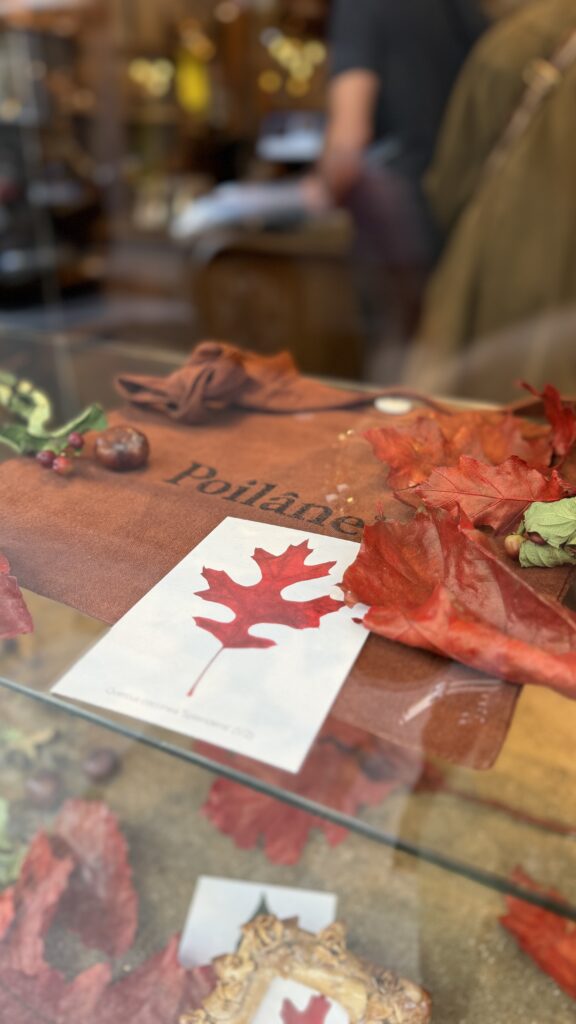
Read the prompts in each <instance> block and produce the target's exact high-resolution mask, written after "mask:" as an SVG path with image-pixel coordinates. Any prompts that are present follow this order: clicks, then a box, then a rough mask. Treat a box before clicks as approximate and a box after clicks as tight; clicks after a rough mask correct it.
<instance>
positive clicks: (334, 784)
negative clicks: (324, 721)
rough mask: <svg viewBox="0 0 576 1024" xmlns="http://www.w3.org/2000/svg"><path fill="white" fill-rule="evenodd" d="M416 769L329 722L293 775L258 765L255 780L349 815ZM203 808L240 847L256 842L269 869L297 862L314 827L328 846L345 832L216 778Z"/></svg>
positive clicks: (225, 758) (406, 757) (414, 761)
mask: <svg viewBox="0 0 576 1024" xmlns="http://www.w3.org/2000/svg"><path fill="white" fill-rule="evenodd" d="M197 749H200V750H202V751H203V752H205V753H207V754H209V755H210V756H213V757H215V758H217V759H218V760H220V761H221V762H222V763H225V764H230V765H233V766H234V767H235V768H237V769H240V770H244V771H246V772H247V773H249V774H252V773H253V772H254V764H253V762H251V761H250V760H249V759H248V758H243V757H240V756H237V755H233V754H226V753H224V752H223V751H221V750H217V749H215V748H212V747H208V745H206V744H198V745H197ZM420 771H421V763H420V759H419V758H418V757H417V756H416V755H412V754H410V753H409V752H408V751H404V750H400V749H398V748H395V747H392V746H389V745H387V744H385V743H384V742H383V741H382V740H379V739H376V738H374V737H369V738H367V736H366V734H365V733H364V732H362V731H360V730H357V729H353V728H351V727H349V726H343V725H341V724H340V723H336V722H331V723H329V724H328V725H327V726H326V727H325V728H324V730H323V733H322V734H321V736H320V738H319V741H317V742H316V744H315V745H314V747H313V749H312V751H311V753H310V754H309V756H308V758H307V759H306V762H305V764H304V767H303V769H302V771H301V772H300V774H299V775H298V776H294V775H291V774H290V773H288V772H283V771H281V770H280V769H278V768H269V767H263V766H262V765H259V766H258V775H257V777H258V779H259V781H263V782H267V783H269V784H270V785H272V786H274V787H276V788H278V787H281V788H283V789H287V790H288V791H292V792H295V793H297V794H298V795H300V796H303V797H307V798H308V799H310V800H314V801H315V802H317V803H319V804H321V805H324V806H326V807H331V808H334V809H335V810H339V811H342V812H343V813H345V814H348V815H350V816H352V817H355V816H356V815H357V814H358V811H359V810H360V808H361V807H374V806H377V805H378V804H380V803H382V801H383V800H385V799H386V797H387V796H389V795H390V794H391V793H393V792H394V791H395V790H396V789H398V788H400V787H402V786H406V785H411V784H412V783H413V781H414V779H415V778H418V777H419V775H420ZM202 810H203V813H204V814H205V815H206V817H207V818H208V819H209V820H210V821H211V822H212V824H213V825H214V826H215V827H216V828H217V829H218V830H219V831H220V832H223V833H224V835H227V836H230V837H231V838H232V839H233V840H234V842H235V843H236V845H237V846H238V847H240V849H242V850H252V849H254V848H255V847H256V846H258V845H259V844H260V842H262V843H263V846H264V852H265V854H266V856H267V857H268V859H269V860H271V861H272V862H273V863H275V864H296V863H298V861H299V859H300V857H301V855H302V853H303V851H304V849H305V846H306V843H307V841H308V838H309V836H310V834H311V832H312V830H313V829H320V830H321V831H322V832H323V833H324V835H325V837H326V839H327V841H328V842H329V843H330V845H331V846H336V845H338V844H339V843H341V842H342V841H343V840H344V839H345V838H346V836H347V834H348V832H347V829H345V828H343V827H342V826H340V825H335V824H333V823H332V822H330V821H327V820H326V819H325V818H320V817H318V816H315V815H313V814H309V813H308V812H307V811H303V810H300V808H298V807H291V806H287V805H284V804H282V803H279V802H278V800H276V799H274V797H271V796H267V794H265V793H257V792H256V791H255V790H253V789H249V788H248V787H247V786H243V785H241V784H240V783H238V782H233V781H229V780H228V779H223V778H221V779H217V781H216V782H214V783H213V784H212V787H211V789H210V793H209V796H208V799H207V801H206V803H205V804H204V806H203V808H202Z"/></svg>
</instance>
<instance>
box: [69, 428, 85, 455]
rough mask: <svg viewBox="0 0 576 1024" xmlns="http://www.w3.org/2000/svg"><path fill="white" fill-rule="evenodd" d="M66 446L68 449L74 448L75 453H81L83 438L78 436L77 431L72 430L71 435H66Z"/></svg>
mask: <svg viewBox="0 0 576 1024" xmlns="http://www.w3.org/2000/svg"><path fill="white" fill-rule="evenodd" d="M68 444H69V445H70V448H74V450H75V451H77V452H81V451H82V449H83V447H84V438H83V437H82V434H79V433H78V431H77V430H73V431H72V433H71V434H68Z"/></svg>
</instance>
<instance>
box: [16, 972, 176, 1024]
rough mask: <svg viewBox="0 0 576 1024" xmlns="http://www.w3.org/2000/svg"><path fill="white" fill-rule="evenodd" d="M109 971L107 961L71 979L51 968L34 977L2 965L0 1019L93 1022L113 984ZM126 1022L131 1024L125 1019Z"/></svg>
mask: <svg viewBox="0 0 576 1024" xmlns="http://www.w3.org/2000/svg"><path fill="white" fill-rule="evenodd" d="M110 973H111V972H110V968H109V967H108V966H107V965H106V964H97V965H96V966H95V967H91V968H90V969H89V970H87V971H84V972H83V973H82V974H79V975H77V977H76V978H74V980H73V981H70V982H69V981H67V980H66V978H64V976H63V975H62V974H60V972H59V971H55V970H53V969H52V968H50V967H46V968H45V969H44V970H43V971H41V972H40V973H38V974H35V975H34V976H33V977H29V976H27V975H25V974H22V973H20V972H18V971H10V970H3V969H1V968H0V1020H2V1021H6V1024H40V1022H41V1024H78V1022H79V1021H82V1024H93V1017H92V1011H93V1009H94V1007H95V1006H96V1005H97V1003H98V1001H99V999H100V998H101V996H102V994H103V992H104V991H105V990H106V988H107V986H108V985H109V984H110ZM123 1024H129V1022H128V1021H127V1020H126V1018H123ZM134 1024H137V1022H134ZM162 1024H172V1022H171V1021H170V1022H168V1021H166V1022H164V1021H162Z"/></svg>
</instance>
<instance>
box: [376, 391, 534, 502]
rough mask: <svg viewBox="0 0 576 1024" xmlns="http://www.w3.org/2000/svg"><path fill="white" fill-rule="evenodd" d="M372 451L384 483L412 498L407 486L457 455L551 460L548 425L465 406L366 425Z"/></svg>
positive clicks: (496, 462) (450, 463)
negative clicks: (381, 465) (384, 424)
mask: <svg viewBox="0 0 576 1024" xmlns="http://www.w3.org/2000/svg"><path fill="white" fill-rule="evenodd" d="M365 436H366V438H367V440H368V441H369V442H370V444H371V445H372V448H373V450H374V454H375V455H376V457H377V458H378V459H380V461H381V462H384V463H386V465H387V466H388V467H389V474H388V483H389V485H390V487H391V488H392V489H393V490H395V491H397V492H398V491H401V492H402V494H401V495H400V494H399V495H398V497H401V500H403V501H408V503H409V504H412V503H413V497H412V496H411V492H410V488H412V487H414V486H415V485H416V484H420V483H422V482H423V481H424V480H426V478H427V477H428V476H429V475H430V473H431V472H432V470H433V469H434V468H435V467H437V466H454V465H456V463H457V462H458V459H459V458H460V456H461V455H468V456H470V457H471V458H475V459H477V460H478V461H479V462H485V463H487V464H491V465H495V466H497V465H500V463H502V462H504V461H505V460H506V459H508V458H510V457H511V456H512V455H516V456H517V457H518V458H521V459H523V460H524V461H525V462H527V463H528V465H529V466H532V467H536V468H540V469H545V468H546V467H547V466H548V465H549V464H550V459H551V457H552V446H551V441H550V431H549V429H548V428H546V427H539V426H535V425H534V424H533V423H530V422H529V421H527V420H522V419H520V418H519V417H517V416H513V415H512V414H511V413H502V412H492V411H489V412H478V411H466V412H459V413H454V414H452V415H451V414H449V413H438V412H433V411H431V410H426V411H422V412H419V413H417V414H416V415H413V414H412V415H409V416H405V417H403V418H402V421H401V422H397V423H396V425H395V426H393V427H380V428H376V429H373V430H369V431H367V433H366V435H365Z"/></svg>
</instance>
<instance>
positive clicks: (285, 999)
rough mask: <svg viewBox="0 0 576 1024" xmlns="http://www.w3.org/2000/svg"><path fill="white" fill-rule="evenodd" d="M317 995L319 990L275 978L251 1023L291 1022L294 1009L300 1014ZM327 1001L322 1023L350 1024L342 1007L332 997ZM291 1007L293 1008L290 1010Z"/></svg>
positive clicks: (318, 995)
mask: <svg viewBox="0 0 576 1024" xmlns="http://www.w3.org/2000/svg"><path fill="white" fill-rule="evenodd" d="M319 997H320V993H319V992H315V991H314V989H311V988H308V987H307V986H306V985H300V984H299V983H298V982H297V981H288V980H286V979H285V978H275V979H274V981H273V982H272V984H271V985H270V988H269V989H268V991H267V993H266V995H265V996H264V999H263V1000H262V1002H261V1003H260V1006H259V1007H258V1010H257V1011H256V1016H255V1017H253V1018H252V1024H291V1021H292V1020H294V1019H295V1014H294V1011H298V1013H300V1014H302V1013H303V1012H304V1010H306V1009H308V1007H309V1006H310V1002H311V1000H313V999H318V998H319ZM327 1002H328V1003H329V1009H328V1012H327V1014H326V1016H325V1017H324V1022H323V1024H350V1018H349V1016H348V1014H347V1013H346V1010H345V1009H344V1007H342V1006H340V1004H339V1003H336V1002H334V1000H332V999H328V1000H327ZM286 1004H288V1005H286ZM290 1004H291V1005H290ZM291 1007H293V1008H294V1009H292V1012H290V1011H291ZM283 1009H284V1012H282V1011H283Z"/></svg>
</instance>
